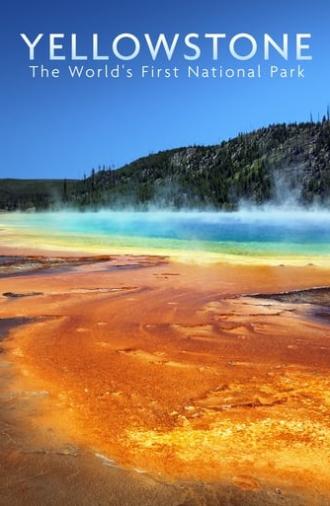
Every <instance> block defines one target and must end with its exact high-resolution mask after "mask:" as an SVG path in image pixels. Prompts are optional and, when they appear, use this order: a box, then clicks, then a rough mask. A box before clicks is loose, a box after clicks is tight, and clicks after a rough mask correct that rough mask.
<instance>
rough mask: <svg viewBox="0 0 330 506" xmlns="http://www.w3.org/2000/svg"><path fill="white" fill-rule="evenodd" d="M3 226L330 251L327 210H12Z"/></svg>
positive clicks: (101, 240) (222, 248) (156, 243)
mask: <svg viewBox="0 0 330 506" xmlns="http://www.w3.org/2000/svg"><path fill="white" fill-rule="evenodd" d="M0 226H1V227H9V228H11V229H16V230H17V232H18V234H19V233H22V234H23V233H24V230H33V231H39V232H40V234H41V235H45V236H47V237H52V236H56V237H59V236H61V237H63V238H64V240H65V241H66V242H70V239H71V238H73V237H75V238H78V237H79V238H80V239H81V240H85V241H87V242H88V243H90V244H94V245H95V246H97V244H100V245H101V244H102V245H104V244H109V245H111V244H114V245H117V246H118V245H119V246H121V247H125V245H127V246H128V247H145V248H157V249H159V248H167V249H185V250H190V249H192V250H194V249H201V250H205V251H210V252H226V253H232V254H245V255H254V254H279V253H287V254H298V255H299V254H318V255H320V254H321V255H330V212H328V211H290V210H285V211H281V210H276V209H268V210H250V211H239V212H234V213H223V212H197V211H189V212H161V211H155V212H151V211H150V212H134V211H132V212H129V211H121V212H119V211H117V212H115V211H99V212H85V213H80V212H64V211H63V212H48V213H13V214H2V215H0Z"/></svg>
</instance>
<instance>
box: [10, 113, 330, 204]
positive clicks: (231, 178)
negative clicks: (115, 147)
mask: <svg viewBox="0 0 330 506" xmlns="http://www.w3.org/2000/svg"><path fill="white" fill-rule="evenodd" d="M22 184H23V183H22V182H15V181H13V180H10V181H9V182H8V180H7V182H6V181H4V180H2V181H0V208H9V209H13V208H25V207H27V206H28V207H36V208H38V209H40V208H47V207H52V206H54V205H55V204H56V203H60V204H61V205H62V204H64V205H69V206H71V207H72V206H73V207H77V208H86V207H93V208H98V207H104V206H106V207H117V206H120V207H121V206H136V207H138V208H142V209H143V208H145V207H147V206H148V205H153V204H156V205H158V206H167V207H168V206H172V207H175V208H180V207H197V206H202V207H215V208H222V209H235V208H236V207H237V205H238V204H239V202H241V201H248V202H251V203H253V204H263V203H266V202H269V201H275V202H277V203H279V204H280V203H282V202H283V200H287V199H293V200H295V201H296V202H298V203H300V204H302V205H305V204H306V205H308V204H311V203H322V204H327V205H328V204H329V203H330V122H329V121H328V120H326V119H325V118H324V120H323V121H322V122H319V123H312V122H310V123H300V124H290V125H286V124H280V125H271V126H269V127H267V128H262V129H260V130H257V131H254V132H251V133H249V134H240V135H239V136H238V137H236V138H235V139H232V140H229V141H227V142H222V143H221V144H220V145H216V146H193V147H187V148H178V149H173V150H170V151H164V152H160V153H157V154H152V155H149V156H147V157H144V158H140V159H139V160H136V161H135V162H133V163H130V164H128V165H126V166H124V167H122V168H121V169H117V170H101V171H99V172H95V171H93V172H92V174H91V176H90V177H88V178H85V179H84V180H83V181H76V182H75V181H68V182H66V181H61V182H60V181H49V182H47V181H30V182H29V181H25V182H24V184H23V186H22Z"/></svg>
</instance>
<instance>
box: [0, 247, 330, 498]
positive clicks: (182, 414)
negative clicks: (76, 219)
mask: <svg viewBox="0 0 330 506" xmlns="http://www.w3.org/2000/svg"><path fill="white" fill-rule="evenodd" d="M29 261H31V260H30V259H29ZM45 262H46V263H47V261H46V260H45ZM49 262H51V260H50V261H49ZM146 266H147V267H148V268H147V269H146V268H144V267H146ZM71 267H72V268H71V269H68V270H65V271H58V272H57V273H56V272H52V273H50V272H49V271H48V270H47V269H45V270H44V271H43V272H42V273H40V272H38V273H30V275H29V276H19V275H16V276H14V277H13V276H12V277H6V278H2V279H0V294H4V295H2V301H1V304H0V318H7V319H8V318H14V317H17V315H20V317H24V318H35V319H37V320H35V321H33V322H30V323H28V324H26V325H24V326H23V327H17V328H15V329H12V330H11V332H10V339H9V340H8V341H6V344H5V349H6V355H7V356H8V357H10V361H11V362H12V364H14V367H16V368H17V371H18V370H20V371H24V375H23V376H21V377H19V374H16V375H14V376H13V378H11V387H10V388H11V389H12V390H13V389H16V390H19V391H22V390H25V389H26V388H30V389H31V390H32V391H38V392H48V395H47V398H46V399H43V400H42V408H40V409H38V410H37V411H36V413H34V415H32V420H33V424H34V425H35V426H37V427H38V430H41V431H42V430H43V428H45V427H48V426H51V427H52V428H53V430H54V431H55V433H56V434H58V435H59V436H58V437H59V438H62V439H63V440H65V441H67V440H69V441H70V445H72V447H74V448H79V449H81V448H83V450H80V451H82V452H83V454H84V455H85V457H84V459H85V460H84V459H83V463H82V464H81V465H82V467H83V468H84V469H85V467H86V466H87V467H88V466H89V465H90V466H91V467H92V468H93V470H94V471H93V472H94V473H96V474H97V471H95V469H96V468H94V467H93V465H92V464H90V460H89V458H90V456H89V457H87V456H86V455H87V454H88V455H89V453H88V452H94V454H95V453H97V454H98V455H99V456H101V457H100V458H99V460H101V461H102V462H103V464H105V465H106V466H107V467H109V469H112V472H113V468H116V470H117V471H116V472H119V471H118V469H117V467H116V466H119V468H120V469H121V468H124V469H126V471H125V470H122V469H121V472H125V473H131V474H130V476H131V475H132V476H133V478H132V479H133V480H134V479H135V480H137V482H138V483H140V482H139V479H142V478H139V479H137V478H136V477H135V475H136V474H139V476H140V475H141V476H152V477H153V478H151V477H150V478H148V479H150V480H151V479H154V478H155V476H156V477H158V478H157V479H158V480H161V483H162V484H164V483H166V480H170V483H171V485H169V486H171V487H174V488H173V489H172V491H171V493H170V498H168V497H167V499H164V498H165V495H164V496H162V497H163V499H161V498H159V500H157V501H158V502H155V503H154V504H162V502H161V501H163V500H164V501H166V500H167V501H168V502H167V503H168V504H173V505H174V504H187V505H188V504H204V503H205V504H219V501H220V499H221V498H222V500H227V504H242V505H244V504H251V505H252V504H292V505H293V504H294V505H296V504H297V505H298V504H320V505H321V504H324V505H325V504H328V502H327V501H328V500H329V497H330V470H329V469H330V468H329V465H328V464H327V463H329V461H330V396H329V393H328V392H329V387H330V378H329V367H330V340H329V337H330V328H329V325H328V323H327V322H326V321H325V320H323V321H321V320H315V319H313V318H312V317H311V313H310V307H311V306H313V304H312V302H313V301H311V299H310V298H309V299H308V301H307V302H308V307H306V301H304V299H303V297H301V296H300V298H299V299H298V300H297V299H295V300H292V299H285V300H277V298H276V295H275V296H270V295H269V294H276V293H277V294H279V293H280V292H290V291H292V290H300V291H301V290H306V289H309V288H311V287H317V286H320V287H321V286H322V287H325V286H329V285H330V272H329V271H327V270H326V269H317V268H315V267H313V266H306V267H286V269H285V272H284V270H283V269H282V268H281V267H280V266H279V267H270V266H240V265H225V264H223V265H208V266H207V265H203V266H197V265H194V266H192V265H185V264H179V263H176V264H174V263H172V262H170V261H169V260H166V259H165V258H162V257H146V256H143V257H139V256H125V257H109V258H108V259H104V258H103V259H102V262H95V263H94V262H93V261H92V260H91V261H90V260H86V262H85V261H84V259H83V258H82V257H80V258H79V259H77V258H76V262H72V263H71ZM8 292H9V293H11V294H17V295H19V294H21V295H22V294H24V295H27V294H28V295H29V296H25V297H19V296H17V297H15V296H12V297H8ZM257 292H258V294H260V293H261V294H264V295H263V296H262V297H263V298H260V297H259V295H258V296H252V295H251V296H249V294H255V293H257ZM6 294H7V296H6ZM242 294H244V296H242ZM309 296H310V294H309ZM41 317H42V318H41ZM0 322H1V320H0ZM21 422H22V423H23V425H24V420H21ZM54 445H55V443H54ZM55 446H56V445H55ZM64 448H66V446H64ZM70 448H71V446H70ZM63 451H64V450H63ZM72 451H73V450H72ZM68 452H69V453H70V450H68ZM84 452H85V453H84ZM86 452H87V453H86ZM51 455H52V456H54V453H51ZM71 457H72V458H74V456H71ZM8 458H9V457H8ZM17 459H18V460H19V457H17ZM102 459H103V460H102ZM75 466H76V467H75V468H76V470H77V469H78V468H79V466H78V464H75ZM84 466H85V467H84ZM134 470H139V471H140V473H136V471H134ZM141 471H143V473H150V474H147V475H144V474H143V473H141ZM54 472H55V471H54ZM81 472H82V471H81ZM134 473H135V474H134ZM80 476H82V474H81V475H80ZM134 477H135V478H134ZM130 479H131V478H130ZM143 479H146V478H143ZM118 480H119V476H118ZM173 480H175V481H173ZM183 480H184V481H183ZM153 483H154V482H153ZM183 483H185V485H183ZM188 483H189V485H187V484H188ZM201 483H202V484H203V485H201ZM178 484H179V485H178ZM136 486H137V487H138V486H140V485H136ZM141 486H142V485H141ZM153 486H155V485H153ZM162 486H163V485H162ZM164 486H165V485H164ZM175 487H179V488H175ZM185 487H186V488H185ZM187 487H188V488H187ZM191 487H192V488H191ZM196 487H197V488H196ZM198 487H202V488H203V487H204V489H203V490H204V492H202V491H201V489H200V488H198ZM210 487H211V488H210ZM156 488H157V487H156ZM188 489H189V491H190V492H189V493H188V492H187V490H188ZM197 489H198V490H197ZM179 490H180V492H179ZM183 491H185V494H188V495H184V497H183V496H182V493H183ZM158 492H159V493H160V490H158ZM121 493H123V492H121ZM139 493H140V492H139ZM162 493H163V492H162ZM180 494H181V495H180ZM189 494H190V495H189ZM194 494H197V495H194ZM203 494H204V495H203ZM212 494H213V495H212ZM221 494H225V495H221ZM265 494H266V495H265ZM159 497H160V496H159ZM203 497H204V499H203ZM207 497H208V499H205V498H207ZM212 497H213V502H212V501H211V498H212ZM228 497H229V498H231V499H228ZM196 498H197V499H198V501H199V502H198V501H197V499H196ZM180 501H181V503H180ZM185 501H186V502H185ZM189 501H190V502H189ZM193 501H195V502H193ZM203 501H204V502H203ZM205 501H208V502H205ZM216 501H217V502H216ZM230 501H231V502H230ZM239 501H240V502H239ZM142 502H143V501H142ZM142 502H141V503H142ZM101 504H106V503H105V502H104V503H102V502H101ZM108 504H125V502H120V500H119V501H118V502H109V503H108ZM127 504H130V502H128V503H127ZM132 504H134V502H132ZM145 504H147V502H145ZM150 504H152V503H150ZM164 504H165V502H164Z"/></svg>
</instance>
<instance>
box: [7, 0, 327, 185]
mask: <svg viewBox="0 0 330 506" xmlns="http://www.w3.org/2000/svg"><path fill="white" fill-rule="evenodd" d="M0 9H1V11H0V12H1V20H2V23H1V25H2V26H1V33H0V43H1V47H2V70H1V77H0V100H1V102H0V106H1V115H0V118H1V119H0V121H1V123H0V129H1V132H0V134H1V143H0V149H1V159H0V164H1V165H0V177H36V178H42V177H59V178H63V177H73V178H77V177H82V175H83V174H84V173H89V171H90V170H91V168H92V167H97V166H99V165H103V164H106V165H109V164H115V165H116V166H121V165H123V164H124V163H127V162H129V161H132V160H134V159H135V158H137V157H140V156H143V155H146V154H148V153H150V152H156V151H159V150H163V149H168V148H172V147H177V146H184V145H191V144H213V143H217V142H219V141H220V140H223V139H227V138H229V137H233V136H235V135H236V134H237V133H238V132H241V131H249V130H252V129H255V128H258V127H261V126H265V125H268V124H269V123H275V122H284V121H288V122H291V121H300V120H306V119H308V118H309V114H310V112H312V113H313V114H314V117H317V114H318V112H320V113H322V114H323V112H324V110H325V109H326V107H327V104H328V103H329V102H330V92H329V89H330V30H329V26H330V2H329V1H328V0H318V1H317V2H302V1H301V0H299V1H298V0H290V1H288V0H276V1H275V0H274V1H272V0H269V1H268V2H265V1H259V0H256V1H249V2H248V1H246V0H231V1H230V2H228V1H222V0H219V1H215V0H203V1H196V0H167V1H166V2H156V1H151V0H140V1H139V2H137V1H133V0H120V1H116V0H107V1H106V0H102V1H100V0H94V1H93V2H90V1H88V2H86V1H85V2H81V1H78V0H71V1H70V2H67V1H64V0H57V1H56V2H55V1H54V2H50V1H45V0H43V1H36V0H29V1H28V2H25V1H15V0H12V1H8V0H7V1H5V2H2V3H1V7H0ZM20 32H25V33H27V34H29V35H31V37H32V36H35V35H36V34H37V33H39V32H43V33H45V34H48V33H49V32H60V33H62V32H63V33H65V34H71V33H72V32H76V33H77V34H78V40H79V41H80V42H79V43H80V47H81V49H82V50H86V51H88V50H90V49H89V48H90V46H89V45H88V42H89V41H90V38H91V34H92V33H94V32H98V33H99V34H100V40H101V41H102V46H103V47H102V49H104V48H105V46H106V44H107V43H108V44H109V54H110V53H111V52H110V47H111V40H112V39H113V37H114V36H115V35H117V34H118V33H121V32H132V33H135V34H137V35H138V36H141V35H142V34H143V33H145V32H148V33H150V34H151V35H156V34H158V33H159V32H166V33H167V34H168V35H173V34H174V33H175V32H180V33H182V34H186V33H188V32H198V33H201V34H203V33H205V32H226V33H228V35H233V34H235V33H237V32H249V33H252V34H254V35H255V36H256V38H258V37H259V38H260V37H261V36H262V34H263V33H264V32H268V33H270V34H271V35H273V36H274V38H275V37H276V36H277V37H279V35H280V34H282V33H283V32H288V33H289V36H290V35H292V34H295V33H296V32H311V33H312V35H313V38H312V53H313V61H312V62H307V63H306V64H305V65H304V66H305V68H306V77H305V79H303V80H297V79H293V80H291V81H288V80H282V81H281V80H270V79H267V78H265V79H262V80H251V81H245V80H235V81H233V80H219V79H215V80H188V79H186V78H181V79H178V80H174V79H172V80H164V79H161V80H157V81H155V80H141V79H140V78H135V79H132V80H117V81H114V80H106V79H101V80H86V79H84V80H72V79H70V78H69V77H61V78H60V79H58V80H41V79H36V80H33V79H32V78H31V76H30V73H29V71H28V69H27V66H28V64H29V61H28V59H27V48H26V46H24V43H23V42H22V40H21V39H20V37H19V33H20ZM40 48H41V53H40V57H39V53H38V58H37V60H38V61H36V63H46V64H49V62H48V60H47V58H46V56H45V55H46V45H42V44H41V43H40ZM203 49H205V52H203V55H204V56H203V57H202V58H201V59H200V60H199V61H198V62H194V64H197V63H198V64H200V65H201V66H211V65H212V64H213V62H212V61H211V59H210V51H206V46H205V45H204V44H203ZM275 60H276V61H277V62H278V63H279V62H280V60H279V59H276V58H275ZM259 61H260V57H257V58H256V59H255V60H253V64H254V65H256V64H257V63H259ZM69 63H70V62H66V64H63V63H58V62H53V63H51V64H50V66H58V67H61V68H64V67H65V65H66V66H67V65H68V64H69ZM78 63H79V62H78ZM117 63H118V62H117V61H114V60H112V61H110V62H109V65H110V66H111V65H114V64H117ZM145 63H151V61H150V58H149V59H148V58H147V57H146V54H145V53H144V52H142V54H141V56H140V57H139V58H138V59H137V60H136V61H135V62H134V66H137V67H138V66H139V65H142V64H145ZM174 63H176V64H177V65H178V66H180V65H181V66H182V67H186V65H187V62H184V60H183V59H182V57H180V56H179V55H178V56H177V57H176V59H175V61H174V62H173V64H174ZM283 63H284V62H283V61H282V64H283ZM295 63H296V62H295V61H294V59H292V60H291V61H290V64H289V65H291V66H293V65H295ZM157 64H158V66H167V65H168V63H167V62H166V61H165V59H164V58H160V59H159V60H158V62H157ZM233 64H234V65H236V66H237V65H238V66H239V65H240V64H238V63H237V62H236V63H235V62H233V61H232V60H230V59H229V57H228V55H226V54H225V52H224V58H223V59H222V60H221V61H219V62H218V63H217V65H218V66H219V65H223V66H228V65H233ZM89 65H90V66H91V65H93V64H92V62H89ZM100 65H103V63H102V62H100V63H99V62H97V63H96V64H95V63H94V66H100ZM250 65H251V63H250Z"/></svg>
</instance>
